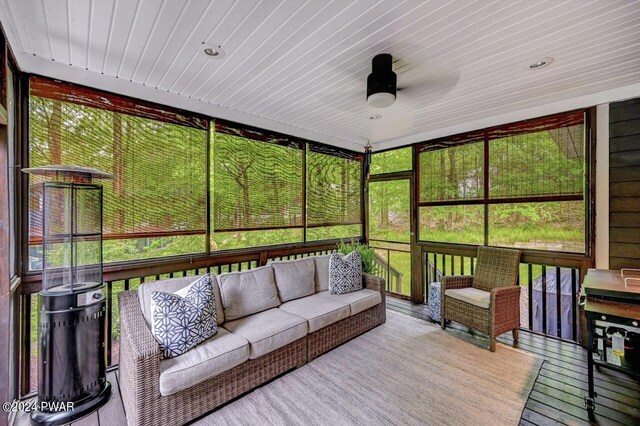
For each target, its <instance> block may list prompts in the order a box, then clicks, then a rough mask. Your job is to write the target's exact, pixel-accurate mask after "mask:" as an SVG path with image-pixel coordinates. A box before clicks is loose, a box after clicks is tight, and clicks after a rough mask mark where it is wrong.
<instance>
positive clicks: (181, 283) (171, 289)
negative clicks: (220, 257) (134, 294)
mask: <svg viewBox="0 0 640 426" xmlns="http://www.w3.org/2000/svg"><path fill="white" fill-rule="evenodd" d="M200 277H202V275H197V276H194V277H179V278H169V279H166V280H159V281H149V282H146V283H143V284H142V285H141V286H140V288H139V289H138V300H139V301H140V307H141V308H142V314H143V316H144V320H145V321H146V322H147V325H148V326H149V329H151V324H152V323H153V315H152V312H151V293H153V292H154V291H163V292H165V293H177V292H178V291H180V290H182V289H183V288H185V287H186V286H188V285H189V284H191V283H193V282H195V281H197V280H198V278H200ZM211 283H212V285H213V297H214V298H215V299H216V318H217V321H216V322H217V323H218V325H221V324H222V323H223V322H224V320H225V318H224V310H223V309H222V297H220V288H218V283H217V282H216V277H215V276H213V275H212V276H211Z"/></svg>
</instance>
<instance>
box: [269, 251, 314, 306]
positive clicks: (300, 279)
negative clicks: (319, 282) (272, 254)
mask: <svg viewBox="0 0 640 426" xmlns="http://www.w3.org/2000/svg"><path fill="white" fill-rule="evenodd" d="M269 264H270V265H271V267H272V268H273V274H274V276H275V279H276V287H278V296H279V297H280V301H281V302H283V303H284V302H286V301H288V300H294V299H299V298H301V297H304V296H309V295H310V294H313V293H315V289H316V283H315V275H316V263H315V262H314V261H313V259H309V258H306V259H298V260H287V261H280V262H271V263H269Z"/></svg>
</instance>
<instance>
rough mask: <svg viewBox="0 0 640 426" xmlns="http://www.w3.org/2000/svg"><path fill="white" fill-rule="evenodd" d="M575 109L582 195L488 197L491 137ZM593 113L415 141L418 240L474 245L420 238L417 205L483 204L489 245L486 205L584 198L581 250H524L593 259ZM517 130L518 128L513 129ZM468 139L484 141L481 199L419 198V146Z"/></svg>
mask: <svg viewBox="0 0 640 426" xmlns="http://www.w3.org/2000/svg"><path fill="white" fill-rule="evenodd" d="M578 113H582V114H584V128H585V148H584V154H585V159H584V164H585V168H586V170H585V182H584V189H583V194H582V195H550V196H549V195H544V196H528V197H504V198H493V199H492V198H490V196H489V188H488V185H487V183H488V182H489V160H490V159H489V143H490V141H491V140H493V139H496V138H497V137H498V136H499V135H500V134H501V132H503V131H504V132H509V131H512V130H513V129H521V128H526V127H527V126H530V125H531V123H534V124H535V123H542V122H545V121H548V120H553V119H555V118H556V117H560V118H562V117H563V116H565V115H575V114H578ZM595 114H596V109H595V107H593V108H588V109H580V110H575V111H569V112H565V113H559V114H553V115H550V116H545V117H538V118H534V119H531V120H524V121H519V122H515V123H508V124H504V125H501V126H495V127H491V128H487V129H481V130H476V131H472V132H467V133H461V134H458V135H453V136H449V137H446V138H440V139H436V140H433V141H426V142H421V143H418V144H416V145H415V146H416V150H415V154H414V156H415V157H418V158H415V161H414V164H415V169H414V172H415V179H416V193H415V203H416V207H417V209H418V212H416V219H415V220H416V230H417V234H418V235H417V241H418V244H421V245H424V244H428V245H434V244H435V245H442V246H460V247H477V245H475V244H466V243H449V242H442V241H433V240H428V239H423V238H422V235H421V232H420V214H419V209H420V207H431V206H460V205H481V206H484V218H483V234H484V243H483V244H482V245H485V246H486V245H489V212H488V209H489V206H490V205H494V204H506V203H537V202H554V201H555V202H558V201H559V202H562V201H584V203H585V211H584V213H585V214H584V224H585V228H584V229H585V241H584V252H580V253H576V252H562V251H551V250H540V249H527V251H532V252H539V253H541V254H543V255H544V253H559V254H566V255H575V256H580V257H586V258H589V259H594V258H595V257H594V256H595V253H594V251H595V231H594V229H595V218H594V208H595V191H594V189H595V188H594V185H595V139H594V138H595V123H596V120H595ZM562 123H563V121H562V120H559V121H558V122H557V126H558V127H561V126H563V124H562ZM564 125H565V126H566V125H570V124H564ZM526 133H528V132H524V131H523V132H522V134H526ZM516 134H517V131H516ZM470 139H475V140H478V139H481V140H482V143H483V145H484V166H483V174H484V176H483V185H484V188H483V197H482V198H481V199H474V200H453V201H421V200H420V159H419V154H420V153H421V152H423V151H421V149H422V148H423V147H425V146H429V147H434V146H436V147H437V148H436V149H446V148H448V147H451V146H456V143H457V142H460V141H465V140H470ZM444 141H453V144H447V143H444Z"/></svg>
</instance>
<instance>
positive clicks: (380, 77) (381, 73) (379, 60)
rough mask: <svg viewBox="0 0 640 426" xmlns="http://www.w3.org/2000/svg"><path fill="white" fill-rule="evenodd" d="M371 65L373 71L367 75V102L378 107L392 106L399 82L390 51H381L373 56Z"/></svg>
mask: <svg viewBox="0 0 640 426" xmlns="http://www.w3.org/2000/svg"><path fill="white" fill-rule="evenodd" d="M371 65H372V72H371V74H369V77H367V102H368V103H369V105H371V106H373V107H376V108H384V107H387V106H390V105H391V104H393V102H394V101H395V98H396V91H397V84H398V77H397V76H396V73H394V72H393V69H392V68H393V58H392V57H391V55H390V54H388V53H381V54H380V55H376V56H375V57H374V58H373V61H372V62H371ZM389 95H391V96H389Z"/></svg>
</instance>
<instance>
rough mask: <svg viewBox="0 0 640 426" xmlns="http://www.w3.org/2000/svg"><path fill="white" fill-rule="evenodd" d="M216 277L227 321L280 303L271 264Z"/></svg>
mask: <svg viewBox="0 0 640 426" xmlns="http://www.w3.org/2000/svg"><path fill="white" fill-rule="evenodd" d="M217 278H218V286H219V287H220V294H221V296H222V306H223V307H224V316H225V319H226V320H227V321H233V320H236V319H239V318H242V317H246V316H248V315H252V314H255V313H258V312H262V311H266V310H267V309H271V308H275V307H277V306H278V305H280V300H279V299H278V289H277V288H276V282H275V280H274V276H273V268H272V267H271V266H263V267H261V268H256V269H252V270H250V271H243V272H231V273H228V274H221V275H218V277H217Z"/></svg>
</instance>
